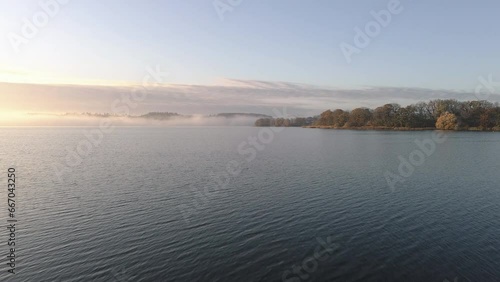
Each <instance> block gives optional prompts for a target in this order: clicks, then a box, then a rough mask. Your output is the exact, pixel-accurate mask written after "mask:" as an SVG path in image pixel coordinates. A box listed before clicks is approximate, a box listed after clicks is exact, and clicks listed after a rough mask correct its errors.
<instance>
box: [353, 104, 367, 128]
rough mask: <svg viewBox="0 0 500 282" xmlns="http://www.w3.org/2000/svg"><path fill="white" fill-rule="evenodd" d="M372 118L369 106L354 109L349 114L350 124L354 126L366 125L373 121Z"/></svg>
mask: <svg viewBox="0 0 500 282" xmlns="http://www.w3.org/2000/svg"><path fill="white" fill-rule="evenodd" d="M371 118H372V112H371V111H370V109H367V108H357V109H354V110H352V112H351V113H350V114H349V121H348V123H349V126H352V127H359V126H365V125H367V124H368V122H369V121H371Z"/></svg>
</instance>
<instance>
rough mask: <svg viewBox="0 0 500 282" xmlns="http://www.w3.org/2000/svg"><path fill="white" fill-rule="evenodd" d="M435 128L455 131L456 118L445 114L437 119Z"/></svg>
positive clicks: (447, 113) (453, 115)
mask: <svg viewBox="0 0 500 282" xmlns="http://www.w3.org/2000/svg"><path fill="white" fill-rule="evenodd" d="M436 128H437V129H442V130H455V129H456V128H457V116H456V115H455V114H452V113H450V112H445V113H444V114H442V115H441V116H440V117H439V118H438V120H437V122H436Z"/></svg>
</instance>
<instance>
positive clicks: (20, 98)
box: [0, 79, 500, 115]
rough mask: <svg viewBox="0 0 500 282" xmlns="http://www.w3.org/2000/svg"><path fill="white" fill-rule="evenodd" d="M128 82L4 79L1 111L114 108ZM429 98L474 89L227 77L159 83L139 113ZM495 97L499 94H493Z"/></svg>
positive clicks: (310, 107)
mask: <svg viewBox="0 0 500 282" xmlns="http://www.w3.org/2000/svg"><path fill="white" fill-rule="evenodd" d="M129 90H130V89H129V87H128V86H89V85H47V84H46V85H37V84H15V83H0V97H1V98H2V101H3V103H2V105H0V110H2V111H6V110H15V111H20V112H59V113H60V112H111V108H110V107H111V104H112V101H113V100H115V99H117V98H119V97H121V95H123V94H124V93H127V92H128V91H129ZM431 99H458V100H473V99H475V97H474V93H473V91H470V92H466V91H457V90H435V89H425V88H402V87H363V88H358V89H339V88H328V87H319V86H314V85H306V84H298V83H288V82H270V81H256V80H235V79H224V80H222V81H219V82H218V83H217V84H216V85H161V86H158V87H155V88H153V89H152V90H151V91H150V94H149V95H148V98H147V100H145V101H144V102H143V103H142V104H141V105H139V106H138V107H137V108H135V109H134V112H133V113H135V114H140V113H145V112H150V111H169V112H178V113H181V114H214V113H220V112H255V113H262V114H269V113H270V111H271V109H272V108H275V107H282V106H287V107H288V112H289V113H291V114H294V115H316V114H319V113H320V112H321V111H323V110H325V109H334V108H343V109H352V108H355V107H376V106H379V105H382V104H385V103H400V104H402V105H406V104H410V103H415V102H418V101H428V100H431ZM489 99H490V100H491V101H493V102H498V101H500V96H498V95H492V96H490V97H489Z"/></svg>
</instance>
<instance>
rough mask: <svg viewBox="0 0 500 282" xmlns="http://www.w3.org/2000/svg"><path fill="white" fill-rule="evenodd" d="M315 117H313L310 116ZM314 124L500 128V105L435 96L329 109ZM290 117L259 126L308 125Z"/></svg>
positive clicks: (269, 121) (351, 126) (474, 128)
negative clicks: (404, 103)
mask: <svg viewBox="0 0 500 282" xmlns="http://www.w3.org/2000/svg"><path fill="white" fill-rule="evenodd" d="M309 119H311V118H309ZM312 119H313V121H312V123H311V125H312V126H319V127H331V128H387V129H405V128H406V129H425V128H437V129H443V130H500V107H499V105H498V103H495V104H493V103H491V102H488V101H484V100H482V101H457V100H454V99H448V100H432V101H429V102H427V103H425V102H419V103H416V104H412V105H409V106H406V107H402V106H400V105H398V104H385V105H383V106H380V107H378V108H375V109H369V108H356V109H353V110H351V111H345V110H342V109H336V110H333V111H332V110H326V111H324V112H323V113H321V114H320V115H319V116H317V117H315V118H312ZM296 120H298V118H296V119H294V120H290V121H286V119H284V120H280V121H279V122H278V119H259V120H257V121H256V123H255V125H256V126H307V125H308V124H304V122H303V120H300V122H297V121H296Z"/></svg>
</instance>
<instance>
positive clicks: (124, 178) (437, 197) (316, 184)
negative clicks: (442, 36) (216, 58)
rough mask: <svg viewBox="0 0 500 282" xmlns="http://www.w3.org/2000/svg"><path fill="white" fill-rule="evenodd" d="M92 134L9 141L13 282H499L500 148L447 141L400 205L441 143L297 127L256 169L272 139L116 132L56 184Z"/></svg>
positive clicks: (55, 133) (478, 140)
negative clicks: (403, 169)
mask: <svg viewBox="0 0 500 282" xmlns="http://www.w3.org/2000/svg"><path fill="white" fill-rule="evenodd" d="M90 129H91V128H0V133H1V136H2V138H1V139H0V169H2V170H3V172H2V174H1V179H2V180H1V181H2V182H3V183H4V184H3V186H4V187H6V171H7V168H8V167H9V166H10V165H13V166H14V167H15V168H16V170H17V177H18V183H17V185H18V188H17V193H18V195H17V203H18V205H17V217H18V220H19V222H18V224H17V234H16V235H17V240H18V241H17V245H16V248H17V263H16V271H17V274H16V276H15V277H14V278H13V277H12V276H11V275H8V273H7V272H6V269H7V268H6V264H5V263H6V259H3V261H2V272H1V273H0V280H1V281H295V282H298V281H436V282H442V281H444V280H445V279H448V280H449V281H453V279H456V278H457V279H458V281H500V236H499V234H500V220H499V215H500V175H499V166H500V163H499V160H500V150H499V149H500V134H498V133H470V132H453V133H449V134H448V138H447V140H446V141H445V142H444V143H442V144H437V145H436V149H435V152H434V153H433V154H431V155H430V156H425V160H424V161H423V164H422V165H420V166H417V167H415V170H414V172H413V174H412V175H411V176H409V177H406V178H403V179H404V180H405V182H404V183H398V184H396V189H395V190H394V192H393V191H391V189H390V188H389V186H388V184H387V182H386V178H385V177H384V174H385V173H386V171H390V172H393V173H394V174H395V175H399V173H398V165H399V164H400V160H399V158H398V157H399V156H401V157H403V158H406V159H408V156H409V155H410V154H411V153H412V151H414V150H416V149H418V146H417V145H416V144H415V143H414V141H415V140H425V139H428V138H430V137H431V135H432V132H430V131H424V132H374V131H341V130H340V131H339V130H317V129H302V128H287V129H285V130H283V131H281V132H277V133H273V134H274V138H273V140H265V141H270V143H269V144H262V143H260V142H259V141H257V142H259V143H258V144H257V145H258V149H260V150H255V152H256V154H255V158H254V159H252V153H251V151H252V150H251V149H249V148H251V145H249V144H248V143H246V144H242V142H248V137H254V136H255V137H258V136H259V131H261V130H263V129H259V128H252V127H205V128H197V127H187V128H160V127H158V128H117V129H116V130H115V131H114V132H112V133H109V134H105V135H104V138H103V140H102V142H101V143H100V144H98V146H97V147H95V146H94V147H92V148H91V151H90V152H89V154H88V155H86V156H85V157H84V158H82V162H81V164H78V165H76V163H71V162H70V164H71V165H73V166H71V171H65V172H64V173H63V174H62V176H61V179H58V177H57V176H56V175H57V174H56V172H55V171H56V170H55V168H54V167H57V170H61V169H62V168H63V167H65V165H66V158H67V156H68V152H67V149H66V148H68V149H70V150H74V149H75V148H76V147H77V146H78V144H79V142H80V141H82V140H85V136H84V134H83V131H84V130H90ZM260 134H261V137H264V138H267V137H269V136H267V135H266V134H264V133H262V132H261V133H260ZM257 140H259V139H257ZM80 149H81V150H83V149H86V148H84V147H81V148H80ZM240 153H243V154H240ZM70 160H71V159H70ZM228 171H231V172H234V173H233V174H229V173H228ZM61 180H62V181H61ZM6 196H7V193H6V189H5V190H4V192H1V194H0V200H1V207H2V208H1V212H0V221H1V222H4V223H5V222H6V219H7V210H6ZM1 236H2V238H0V240H1V241H2V242H5V241H6V239H7V236H8V234H7V233H6V231H5V229H4V231H2V233H1ZM328 240H329V241H330V242H331V244H332V245H331V246H333V245H334V246H335V248H333V247H332V249H330V252H326V253H325V252H323V255H324V256H322V257H321V260H319V259H316V258H314V254H315V251H316V250H318V249H320V250H322V251H323V250H325V249H324V248H325V247H324V246H322V244H321V243H319V242H320V241H321V242H323V243H325V242H326V243H328ZM1 245H2V246H3V247H1V248H2V249H1V252H2V254H6V253H7V246H6V244H5V243H2V244H1Z"/></svg>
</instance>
